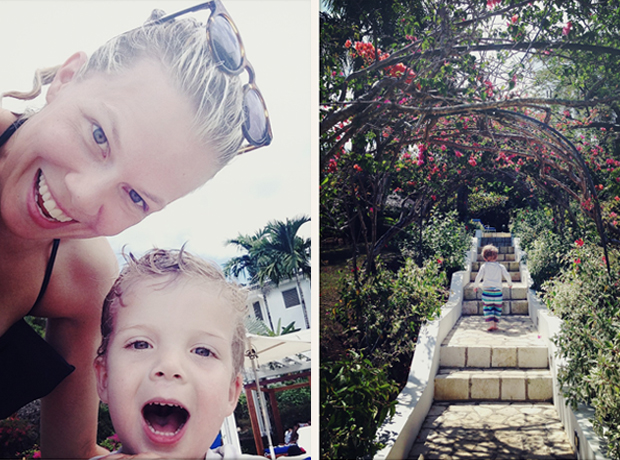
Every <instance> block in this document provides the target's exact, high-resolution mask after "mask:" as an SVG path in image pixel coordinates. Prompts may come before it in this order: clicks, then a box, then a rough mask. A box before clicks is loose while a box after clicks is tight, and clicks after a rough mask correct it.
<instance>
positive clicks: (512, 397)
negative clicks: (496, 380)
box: [501, 373, 526, 401]
mask: <svg viewBox="0 0 620 460" xmlns="http://www.w3.org/2000/svg"><path fill="white" fill-rule="evenodd" d="M501 381H502V385H501V388H502V394H501V399H502V401H525V399H526V397H525V395H526V393H525V376H524V375H523V374H521V375H518V374H511V373H504V374H503V375H502V376H501Z"/></svg>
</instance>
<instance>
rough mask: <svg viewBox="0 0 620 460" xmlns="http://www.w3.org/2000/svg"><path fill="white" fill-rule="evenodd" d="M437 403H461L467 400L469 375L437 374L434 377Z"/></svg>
mask: <svg viewBox="0 0 620 460" xmlns="http://www.w3.org/2000/svg"><path fill="white" fill-rule="evenodd" d="M435 399H436V400H437V401H463V400H467V399H469V374H464V373H455V374H437V376H436V377H435Z"/></svg>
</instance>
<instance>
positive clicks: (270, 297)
mask: <svg viewBox="0 0 620 460" xmlns="http://www.w3.org/2000/svg"><path fill="white" fill-rule="evenodd" d="M289 289H297V283H296V282H295V280H288V281H283V282H282V283H280V285H279V286H277V287H276V286H274V285H270V286H267V288H266V290H267V305H268V307H269V311H270V312H271V321H272V322H273V327H274V328H276V327H277V326H278V320H279V319H281V325H282V327H284V326H287V325H288V324H290V323H291V322H293V321H295V327H296V328H297V329H307V328H306V323H305V320H304V314H303V311H302V306H301V304H299V305H295V306H292V307H289V308H286V307H285V305H284V298H283V297H282V292H283V291H287V290H289ZM301 289H302V292H303V297H304V301H305V303H306V312H307V314H308V322H309V323H310V325H312V323H311V313H310V305H311V301H310V280H309V279H307V278H302V279H301ZM300 301H301V298H300ZM255 302H259V303H260V307H261V312H262V314H263V320H264V322H265V324H267V325H269V317H268V315H267V308H266V306H265V302H264V299H263V296H262V293H261V291H260V289H253V290H252V291H251V293H250V295H249V297H248V303H247V305H248V308H249V311H250V314H251V315H252V316H255V315H254V307H253V305H254V303H255Z"/></svg>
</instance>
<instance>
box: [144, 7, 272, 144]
mask: <svg viewBox="0 0 620 460" xmlns="http://www.w3.org/2000/svg"><path fill="white" fill-rule="evenodd" d="M204 9H209V10H211V16H210V17H209V20H208V21H207V24H206V30H207V40H208V41H209V45H210V46H211V52H212V53H213V55H214V56H215V58H216V59H217V61H218V62H217V64H218V66H219V67H220V69H221V70H222V71H224V72H226V73H227V74H229V75H239V74H240V73H242V72H243V71H244V70H245V71H247V72H248V76H249V81H248V83H247V84H246V85H245V86H244V87H243V110H244V113H245V121H244V122H243V135H244V136H245V139H246V141H247V142H248V144H249V145H247V146H245V147H242V148H241V149H240V150H239V152H237V154H242V153H245V152H249V151H251V150H254V149H257V148H259V147H263V146H265V145H269V144H270V143H271V140H272V138H273V135H272V133H271V123H270V122H269V113H268V112H267V105H266V104H265V100H264V99H263V96H262V94H261V93H260V91H259V89H258V87H257V86H256V83H255V82H254V80H255V75H254V68H253V67H252V64H250V61H248V59H247V57H246V54H245V48H244V46H243V41H242V40H241V35H240V34H239V30H238V29H237V26H236V25H235V23H234V22H233V20H232V19H231V17H230V15H229V14H228V11H226V8H224V5H223V4H222V2H221V1H220V0H212V1H210V2H206V3H201V4H199V5H195V6H192V7H190V8H186V9H184V10H181V11H178V12H176V13H172V14H169V15H167V16H163V17H161V18H159V19H156V20H154V21H152V22H149V23H147V24H146V25H145V27H148V26H151V25H157V24H163V23H165V22H167V21H171V20H172V19H174V18H177V17H179V16H182V15H184V14H187V13H192V12H195V11H200V10H204Z"/></svg>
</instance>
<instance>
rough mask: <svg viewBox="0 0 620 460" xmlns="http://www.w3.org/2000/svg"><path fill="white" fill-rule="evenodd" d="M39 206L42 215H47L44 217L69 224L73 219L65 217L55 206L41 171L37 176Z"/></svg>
mask: <svg viewBox="0 0 620 460" xmlns="http://www.w3.org/2000/svg"><path fill="white" fill-rule="evenodd" d="M39 197H40V200H39V205H40V206H41V207H42V208H43V211H45V212H44V214H47V216H46V217H51V218H52V219H54V220H57V221H58V222H69V221H71V220H73V219H71V217H69V216H67V215H66V214H65V213H64V212H62V210H61V209H60V208H59V207H58V205H57V204H56V201H54V198H52V194H51V193H50V191H49V188H48V187H47V182H46V181H45V176H43V171H41V173H40V174H39Z"/></svg>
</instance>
